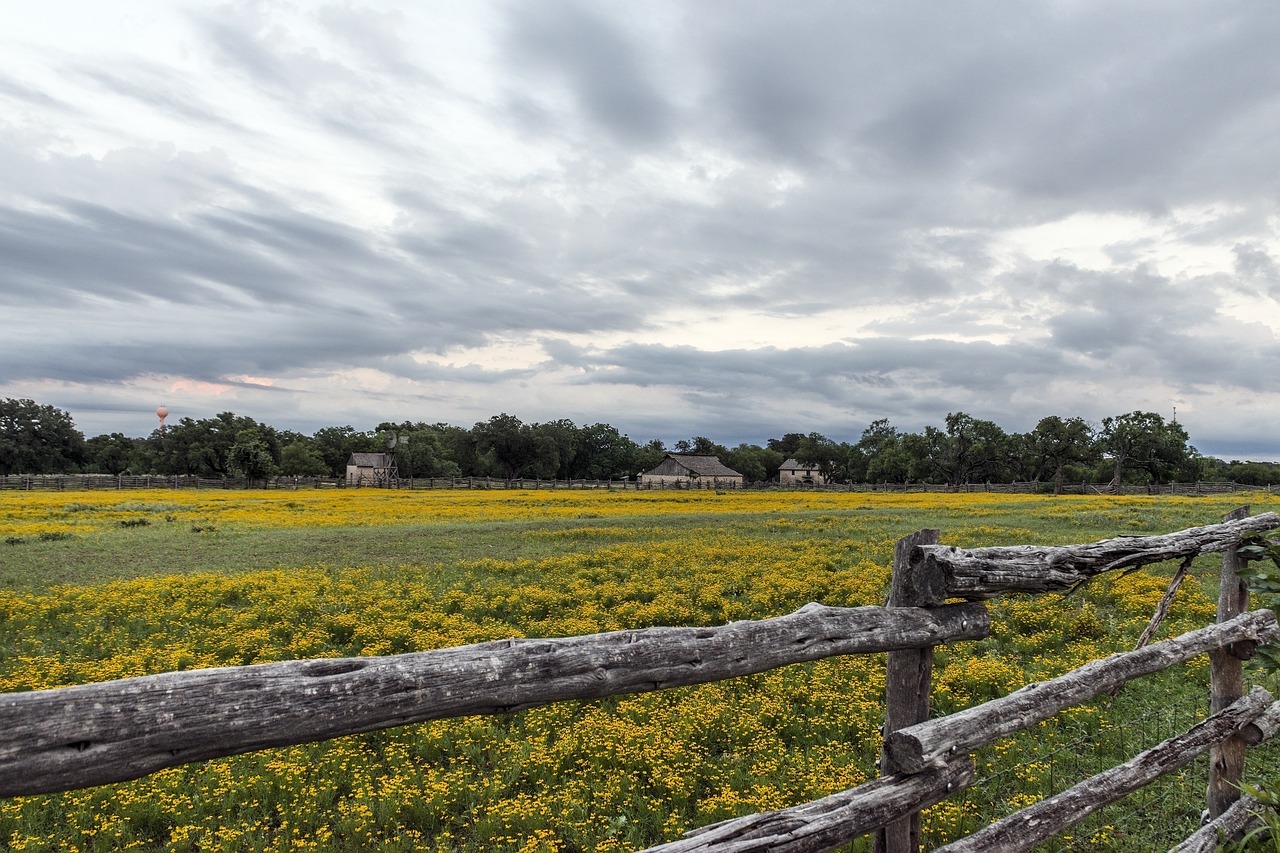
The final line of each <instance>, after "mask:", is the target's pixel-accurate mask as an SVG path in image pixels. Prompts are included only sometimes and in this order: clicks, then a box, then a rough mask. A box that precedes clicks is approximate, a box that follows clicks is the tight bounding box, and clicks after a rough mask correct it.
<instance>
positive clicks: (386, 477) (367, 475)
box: [347, 453, 396, 486]
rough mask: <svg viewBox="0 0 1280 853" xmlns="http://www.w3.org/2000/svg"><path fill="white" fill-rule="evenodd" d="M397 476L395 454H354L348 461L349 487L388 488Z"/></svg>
mask: <svg viewBox="0 0 1280 853" xmlns="http://www.w3.org/2000/svg"><path fill="white" fill-rule="evenodd" d="M395 476H396V457H395V454H394V453H352V454H351V458H350V459H348V460H347V485H348V486H386V485H389V484H390V482H391V480H392V479H394V478H395Z"/></svg>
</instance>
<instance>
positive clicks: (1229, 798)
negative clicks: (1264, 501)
mask: <svg viewBox="0 0 1280 853" xmlns="http://www.w3.org/2000/svg"><path fill="white" fill-rule="evenodd" d="M1248 516H1249V507H1247V506H1242V507H1240V508H1239V509H1236V510H1232V511H1231V512H1229V513H1227V515H1226V516H1225V517H1224V518H1223V521H1236V520H1238V519H1241V518H1247V517H1248ZM1240 563H1241V561H1240V558H1239V557H1237V556H1236V553H1235V551H1234V549H1230V548H1228V549H1227V550H1226V551H1223V552H1222V581H1221V583H1220V585H1219V587H1218V621H1219V622H1226V621H1227V620H1228V619H1232V618H1234V617H1236V616H1239V615H1240V614H1241V613H1244V612H1245V611H1246V610H1247V609H1248V608H1249V588H1248V586H1246V585H1245V582H1244V580H1243V579H1242V578H1241V577H1240V576H1239V575H1237V574H1236V569H1238V568H1240ZM1209 683H1210V688H1209V690H1210V701H1209V713H1211V714H1216V713H1218V712H1219V711H1221V710H1222V709H1223V708H1226V707H1227V706H1228V705H1230V704H1231V703H1232V702H1234V701H1236V700H1237V699H1239V698H1240V697H1241V696H1243V695H1244V675H1243V672H1242V671H1241V666H1240V658H1239V657H1237V656H1236V654H1235V649H1234V648H1233V647H1232V646H1227V647H1226V648H1222V649H1215V650H1213V651H1211V652H1209ZM1244 751H1245V742H1244V741H1243V740H1242V739H1241V738H1239V737H1237V736H1235V735H1232V736H1231V737H1229V738H1227V739H1226V740H1224V741H1222V742H1221V743H1219V744H1216V745H1214V746H1213V747H1212V748H1211V749H1210V750H1209V791H1208V805H1209V820H1213V819H1214V818H1216V817H1218V816H1219V815H1221V814H1222V813H1223V812H1225V811H1226V810H1227V809H1229V808H1230V807H1231V804H1232V803H1234V802H1235V801H1236V800H1238V799H1240V788H1239V785H1240V780H1241V779H1242V778H1243V776H1244Z"/></svg>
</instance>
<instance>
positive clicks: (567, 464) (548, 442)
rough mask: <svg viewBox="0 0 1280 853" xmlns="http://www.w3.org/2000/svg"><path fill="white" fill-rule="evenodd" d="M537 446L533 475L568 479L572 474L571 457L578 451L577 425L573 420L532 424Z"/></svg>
mask: <svg viewBox="0 0 1280 853" xmlns="http://www.w3.org/2000/svg"><path fill="white" fill-rule="evenodd" d="M533 435H534V442H535V444H536V445H537V448H538V459H537V468H538V470H537V471H536V472H534V476H538V477H554V478H556V479H560V480H568V479H569V478H571V477H572V476H573V458H574V456H575V455H576V454H577V452H578V427H577V425H576V424H574V422H573V421H571V420H567V419H564V418H562V419H560V420H556V421H548V422H547V423H542V424H534V425H533Z"/></svg>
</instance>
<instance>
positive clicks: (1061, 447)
mask: <svg viewBox="0 0 1280 853" xmlns="http://www.w3.org/2000/svg"><path fill="white" fill-rule="evenodd" d="M390 448H394V449H395V454H396V464H397V467H398V469H399V473H400V476H401V477H469V476H474V477H502V478H511V479H514V478H521V477H523V478H529V479H534V478H537V479H552V478H556V479H586V480H607V479H615V480H616V479H628V478H631V477H634V476H635V475H636V474H637V473H639V472H642V471H646V470H649V469H650V468H653V467H654V466H655V465H657V464H658V463H659V462H660V461H661V460H662V458H663V456H664V455H665V454H666V453H668V452H672V453H696V454H700V455H705V456H715V457H717V458H719V459H720V461H721V462H723V463H724V464H725V465H727V466H728V467H730V468H732V469H734V470H735V471H738V472H740V473H742V474H743V475H744V476H745V478H746V480H747V481H748V482H768V481H770V480H776V479H777V477H778V469H779V467H781V465H782V464H783V463H784V462H785V461H786V460H787V459H789V458H794V459H796V460H797V461H798V462H800V463H802V464H807V465H812V466H815V467H816V469H817V470H818V471H819V472H820V473H821V474H822V476H823V477H824V478H825V479H826V480H827V482H837V483H840V482H856V483H868V482H871V483H916V482H923V483H941V484H948V485H961V484H965V483H981V482H1013V481H1032V480H1035V481H1040V482H1042V483H1053V484H1054V489H1055V491H1057V490H1060V489H1061V487H1062V484H1063V483H1064V482H1081V481H1088V482H1094V483H1097V482H1105V481H1109V482H1113V483H1139V484H1141V483H1161V482H1191V481H1231V482H1236V483H1243V484H1246V485H1257V486H1263V485H1275V484H1280V465H1277V464H1274V463H1269V462H1241V461H1231V462H1226V461H1223V460H1221V459H1217V458H1214V457H1208V456H1203V455H1201V454H1200V453H1198V452H1197V451H1196V449H1195V448H1194V447H1193V446H1192V445H1191V443H1190V438H1189V436H1188V435H1187V432H1186V430H1185V429H1184V428H1183V427H1182V425H1181V424H1179V423H1177V422H1176V421H1172V420H1170V421H1166V420H1165V419H1164V418H1163V417H1162V416H1161V415H1159V414H1155V413H1153V412H1141V411H1134V412H1129V413H1128V414H1123V415H1116V416H1113V417H1106V418H1103V419H1102V422H1101V423H1100V424H1093V423H1090V422H1088V421H1086V420H1084V419H1083V418H1079V417H1068V418H1063V417H1059V416H1056V415H1054V416H1049V417H1046V418H1043V419H1041V420H1040V422H1039V423H1037V424H1036V426H1035V428H1034V429H1033V430H1031V431H1030V432H1026V433H1016V432H1014V433H1010V432H1006V431H1005V430H1004V429H1002V428H1001V427H1000V426H999V425H997V424H996V423H994V422H992V421H988V420H981V419H979V418H975V417H973V416H972V415H969V414H966V413H964V412H953V413H951V414H948V415H947V416H946V419H945V421H944V423H943V424H942V425H940V426H927V427H925V428H924V429H923V430H922V431H920V432H915V433H913V432H903V431H901V430H899V429H898V428H896V427H894V426H893V425H892V424H891V423H890V422H889V421H888V420H886V419H881V420H877V421H874V422H873V423H871V424H870V425H868V426H867V427H866V428H865V429H864V430H863V431H862V434H861V436H860V437H859V438H858V440H857V441H853V442H850V441H837V440H835V439H832V438H828V437H827V436H824V435H822V434H821V433H817V432H810V433H786V434H784V435H783V436H781V437H779V438H770V439H768V440H767V441H766V442H765V443H764V444H763V445H756V444H748V443H742V444H739V445H737V446H736V447H732V448H730V447H726V446H724V445H722V444H718V443H716V442H715V441H713V440H712V439H710V438H707V437H706V436H694V437H692V438H689V439H682V440H680V441H677V442H675V444H674V445H673V446H672V447H667V446H666V445H665V444H664V443H663V442H662V441H661V440H659V439H654V440H652V441H649V442H647V443H645V444H640V443H638V442H636V441H633V440H632V439H631V438H629V437H628V436H626V435H625V434H623V433H621V432H619V431H618V429H617V428H615V427H613V426H611V425H609V424H606V423H596V424H591V425H589V426H578V425H576V424H574V423H573V421H570V420H564V419H561V420H555V421H547V422H545V423H525V422H523V421H521V420H520V419H519V418H517V417H515V416H514V415H509V414H505V413H504V414H499V415H494V416H493V417H491V418H489V419H488V420H487V421H480V422H478V423H476V424H475V425H474V426H472V427H471V428H469V429H468V428H465V427H459V426H453V425H451V424H446V423H434V424H430V423H425V422H413V421H403V422H400V423H395V422H384V423H381V424H379V425H378V426H377V427H376V428H374V429H371V430H358V429H356V428H354V427H352V426H349V425H348V426H331V427H324V428H323V429H319V430H317V431H316V432H315V433H314V434H312V435H305V434H303V433H299V432H294V431H291V430H278V429H276V428H275V427H272V426H270V425H269V424H265V423H260V422H258V421H256V420H254V419H253V418H251V417H246V416H244V415H236V414H234V413H232V412H222V413H221V414H218V415H216V416H214V417H211V418H198V419H197V418H190V417H186V418H182V419H180V420H179V421H178V422H177V423H176V424H173V425H170V426H168V427H167V428H165V430H164V431H163V432H161V431H160V430H156V431H155V432H153V433H151V435H149V436H147V437H145V438H134V437H130V436H126V435H124V434H122V433H118V432H114V433H110V434H104V435H97V436H93V437H92V438H85V436H84V434H83V433H81V432H80V431H79V430H78V429H76V427H75V423H74V421H73V420H72V417H71V415H70V414H68V413H67V412H65V411H62V410H61V409H57V408H55V407H53V406H49V405H41V404H39V403H36V402H34V401H32V400H25V399H4V400H0V474H3V475H9V474H57V473H99V474H187V475H197V476H202V477H220V476H231V477H245V478H248V479H265V478H269V477H273V476H297V477H335V478H337V477H342V476H344V475H345V472H346V464H347V460H348V459H349V458H350V457H351V454H352V453H361V452H364V453H368V452H385V451H387V450H388V449H390Z"/></svg>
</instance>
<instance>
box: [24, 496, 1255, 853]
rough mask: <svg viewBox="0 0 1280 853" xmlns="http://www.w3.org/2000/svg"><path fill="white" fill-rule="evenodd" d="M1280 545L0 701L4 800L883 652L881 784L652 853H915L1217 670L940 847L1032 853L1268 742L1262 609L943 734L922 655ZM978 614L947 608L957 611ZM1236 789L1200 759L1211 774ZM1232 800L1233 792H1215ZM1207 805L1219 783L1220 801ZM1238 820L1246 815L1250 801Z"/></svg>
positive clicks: (916, 544) (905, 586)
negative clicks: (1015, 782)
mask: <svg viewBox="0 0 1280 853" xmlns="http://www.w3.org/2000/svg"><path fill="white" fill-rule="evenodd" d="M1276 528H1280V516H1278V515H1276V514H1274V513H1267V514H1264V515H1259V516H1247V515H1245V517H1239V518H1233V519H1232V520H1230V521H1226V522H1224V523H1222V524H1216V525H1209V526H1205V527H1197V528H1191V529H1189V530H1184V531H1180V532H1177V533H1171V534H1166V535H1162V536H1143V537H1123V538H1119V539H1110V540H1103V541H1101V542H1095V543H1091V544H1087V545H1073V546H1062V547H1042V546H1019V547H1011V548H1010V547H1005V548H978V549H969V550H962V549H957V548H950V547H946V546H942V545H938V544H936V543H937V542H938V534H937V531H921V532H920V533H918V534H915V535H913V536H911V537H907V538H906V539H904V540H902V542H900V543H899V545H898V548H897V549H896V551H895V556H894V578H893V590H892V593H891V596H890V600H889V604H888V606H886V607H859V608H832V607H825V606H822V605H820V604H809V605H807V606H805V607H803V608H801V609H800V610H798V611H796V612H795V613H792V614H790V615H787V616H782V617H778V618H774V619H766V620H761V621H754V622H749V621H744V622H734V623H731V624H729V625H724V626H720V627H708V628H649V629H644V630H635V631H616V632H611V633H606V634H595V635H589V636H582V637H568V638H560V639H512V640H500V641H494V642H488V643H480V644H476V645H471V646H462V647H457V648H450V649H440V650H436V651H428V652H417V653H411V654H404V655H395V656H390V657H373V658H345V659H319V660H309V661H286V662H281V663H270V664H258V665H254V666H245V667H230V668H222V669H206V670H192V671H186V672H172V673H163V674H159V675H152V676H145V677H141V678H130V679H124V680H120V681H112V682H104V683H99V684H88V685H80V686H73V687H65V688H59V689H54V690H39V691H32V692H27V693H10V694H3V695H0V796H17V795H24V794H33V793H43V792H52V791H62V790H70V789H74V788H81V787H87V786H91V785H98V784H103V783H106V782H114V781H122V780H127V779H133V778H137V777H140V776H143V775H146V774H148V773H152V772H154V771H156V770H159V769H161V768H164V767H171V766H175V765H179V764H185V763H188V762H192V761H200V760H206V759H210V758H215V757H220V756H227V755H235V754H239V753H243V752H249V751H252V750H258V749H264V748H268V747H275V746H283V745H287V744H297V743H304V742H309V741H315V740H323V739H327V738H332V737H337V736H340V735H346V734H355V733H359V732H367V731H374V730H378V729H383V728H388V727H392V726H399V725H405V724H408V723H414V722H421V721H425V720H433V719H441V718H445V717H453V716H462V715H470V714H486V713H502V712H508V711H514V710H520V709H524V708H530V707H535V706H538V705H543V704H547V703H550V702H556V701H562V700H566V699H596V698H602V697H606V696H613V695H619V694H627V693H638V692H645V691H651V690H661V689H666V688H670V687H677V686H684V685H693V684H702V683H707V682H712V681H718V680H721V679H726V678H732V677H736V676H740V675H747V674H750V673H757V672H763V671H766V670H770V669H774V668H776V667H780V666H785V665H788V664H793V663H799V662H803V661H813V660H818V659H822V658H827V657H832V656H836V655H847V654H869V653H877V652H890V657H889V662H888V666H889V668H890V671H889V672H888V673H887V684H888V695H887V697H886V705H887V710H886V726H885V732H886V734H885V740H884V749H885V760H884V761H883V762H882V776H881V778H879V779H875V780H873V781H870V782H867V783H865V784H863V785H860V786H858V787H856V788H852V789H850V790H847V791H842V792H839V793H837V794H833V795H831V796H828V797H825V798H823V799H820V800H816V801H814V802H811V803H805V804H802V805H798V806H794V807H791V808H787V809H781V810H778V811H773V812H768V813H764V814H757V815H747V816H745V817H740V818H736V819H733V820H729V821H724V822H722V823H718V824H715V825H712V826H707V827H702V828H700V829H696V830H693V831H691V832H690V833H688V834H687V835H686V837H684V838H682V839H680V840H677V841H673V842H669V843H667V844H662V845H659V846H657V847H653V848H650V850H653V851H665V853H685V851H703V853H729V851H733V853H744V851H764V850H771V851H774V850H783V851H792V853H801V851H806V853H807V851H820V850H828V849H831V848H833V847H836V846H839V845H840V844H843V843H846V842H848V841H850V840H853V839H854V838H857V837H859V836H862V835H865V834H867V833H870V832H876V833H877V847H878V849H881V850H886V851H891V853H896V851H901V850H916V849H918V846H919V824H918V813H919V812H920V810H921V809H923V808H925V807H927V806H929V805H932V804H933V803H936V802H939V801H941V800H943V799H945V798H947V797H948V796H950V795H951V794H953V793H955V792H957V791H959V790H961V789H963V788H965V787H966V786H968V785H971V784H972V783H973V780H974V765H973V761H972V758H971V757H970V753H971V752H973V751H974V750H976V749H978V748H980V747H982V746H984V745H987V744H991V743H993V742H995V741H997V740H1000V739H1002V738H1004V737H1007V736H1009V735H1012V734H1014V733H1016V732H1019V731H1022V730H1025V729H1027V728H1029V727H1031V726H1035V725H1037V724H1038V723H1039V722H1041V721H1043V720H1046V719H1048V718H1050V717H1051V716H1053V715H1054V714H1056V713H1058V712H1060V711H1062V710H1064V709H1066V708H1069V707H1072V706H1074V705H1077V704H1079V703H1081V702H1085V701H1088V700H1089V699H1091V698H1092V697H1095V696H1098V695H1100V694H1102V693H1105V692H1107V691H1108V690H1113V689H1115V688H1117V687H1118V686H1120V685H1123V684H1125V683H1127V682H1129V681H1130V680H1133V679H1136V678H1139V677H1142V676H1145V675H1150V674H1152V673H1155V672H1159V671H1163V670H1166V669H1168V668H1170V667H1172V666H1175V665H1178V664H1180V663H1182V662H1185V661H1187V660H1189V659H1191V658H1193V657H1196V656H1198V655H1201V654H1205V653H1211V654H1213V655H1214V660H1215V663H1214V667H1215V674H1214V679H1215V681H1214V685H1215V686H1214V706H1215V707H1214V709H1213V710H1214V713H1213V714H1212V715H1211V716H1210V717H1209V718H1207V719H1206V720H1204V721H1202V722H1200V723H1198V724H1196V725H1195V726H1193V727H1192V729H1191V730H1189V731H1188V732H1186V733H1185V734H1183V735H1179V736H1176V737H1174V738H1171V739H1169V740H1167V741H1165V742H1164V743H1161V744H1159V745H1157V746H1155V747H1152V748H1151V749H1149V750H1147V751H1145V752H1143V753H1141V754H1140V755H1138V756H1135V757H1134V758H1132V759H1130V760H1128V761H1126V762H1124V763H1123V764H1122V765H1120V766H1118V767H1115V768H1112V769H1111V770H1107V771H1104V772H1103V773H1100V774H1098V775H1097V776H1095V777H1093V778H1092V779H1089V780H1086V781H1085V782H1082V783H1080V784H1078V785H1076V786H1074V787H1071V788H1069V789H1067V790H1065V791H1062V792H1060V793H1057V794H1054V795H1052V796H1050V797H1048V798H1046V799H1044V800H1041V801H1040V802H1038V803H1036V804H1034V805H1032V806H1030V807H1028V808H1026V809H1023V810H1022V811H1019V812H1016V813H1015V814H1013V815H1010V816H1008V817H1006V818H1003V819H1001V820H999V821H997V822H995V823H993V824H991V825H990V826H988V827H986V828H984V829H982V830H979V831H978V832H977V833H975V834H973V835H971V836H968V837H966V838H964V839H956V840H954V841H952V842H951V843H950V844H949V845H948V846H947V847H945V848H944V849H946V850H950V851H961V850H987V849H1000V850H1024V849H1029V848H1030V847H1031V846H1034V845H1035V844H1037V843H1039V842H1040V841H1043V840H1044V839H1047V838H1050V837H1052V836H1053V835H1055V834H1057V833H1059V832H1061V831H1063V830H1065V829H1066V828H1068V827H1070V826H1071V825H1072V824H1074V823H1075V822H1077V821H1079V820H1080V819H1081V818H1083V817H1084V816H1086V815H1088V814H1090V813H1091V812H1093V811H1096V810H1097V809H1099V808H1101V807H1103V806H1104V805H1106V804H1107V803H1110V802H1112V801H1114V800H1116V799H1118V798H1119V797H1122V796H1124V795H1126V794H1127V793H1129V792H1131V791H1133V790H1136V789H1137V788H1139V787H1142V786H1144V785H1146V784H1148V783H1150V782H1151V781H1152V780H1154V779H1156V778H1157V777H1159V776H1160V775H1162V774H1165V773H1169V772H1171V771H1173V770H1175V769H1177V768H1179V767H1181V766H1184V765H1185V764H1186V763H1188V762H1189V761H1191V760H1192V759H1193V758H1194V757H1195V756H1197V755H1199V754H1201V753H1203V752H1205V751H1206V750H1210V749H1214V748H1216V747H1218V746H1219V745H1221V744H1223V743H1224V742H1228V741H1233V742H1237V743H1239V744H1240V745H1241V746H1242V748H1243V747H1244V746H1256V745H1257V744H1259V743H1261V742H1263V741H1265V740H1268V739H1270V738H1272V737H1274V736H1275V735H1276V734H1277V732H1280V703H1277V702H1275V701H1274V700H1273V698H1272V697H1271V695H1270V694H1268V693H1267V692H1266V691H1265V690H1262V689H1261V688H1255V689H1254V690H1253V691H1251V692H1250V693H1248V694H1246V695H1243V696H1229V695H1227V694H1228V692H1229V688H1224V687H1222V685H1223V684H1226V683H1227V682H1225V681H1224V682H1221V683H1220V681H1219V675H1218V673H1217V672H1216V668H1217V667H1218V666H1219V664H1220V663H1221V662H1222V660H1223V659H1224V658H1231V659H1235V660H1238V658H1240V657H1247V656H1249V655H1250V654H1252V651H1253V649H1254V648H1255V647H1256V646H1257V645H1260V644H1268V643H1274V642H1276V641H1278V640H1280V624H1277V621H1276V617H1275V615H1274V614H1273V613H1272V612H1271V611H1268V610H1259V611H1255V612H1252V613H1249V612H1241V613H1238V614H1232V613H1230V611H1231V609H1232V607H1235V606H1236V605H1239V604H1241V603H1242V602H1241V601H1239V599H1238V597H1237V600H1236V604H1235V605H1231V606H1226V607H1224V608H1221V609H1220V621H1219V622H1218V623H1217V624H1214V625H1211V626H1208V627H1205V628H1201V629H1198V630H1195V631H1191V632H1188V633H1185V634H1182V635H1181V636H1178V637H1174V638H1171V639H1167V640H1164V641H1162V642H1158V643H1154V644H1152V645H1149V646H1145V647H1142V648H1139V649H1137V650H1135V651H1132V652H1125V653H1120V654H1115V655H1112V656H1110V657H1107V658H1103V659H1099V660H1095V661H1092V662H1090V663H1087V664H1085V665H1084V666H1082V667H1080V668H1078V669H1075V670H1073V671H1071V672H1068V673H1066V674H1064V675H1061V676H1059V677H1057V678H1054V679H1051V680H1048V681H1045V682H1042V683H1039V684H1032V685H1027V686H1026V687H1023V688H1021V689H1019V690H1017V691H1015V692H1013V693H1011V694H1009V695H1008V696H1004V697H1000V698H997V699H994V700H992V701H990V702H986V703H983V704H981V705H978V706H975V707H972V708H968V709H965V710H963V711H959V712H957V713H954V714H951V715H949V716H946V717H940V718H937V719H933V720H928V719H925V717H927V713H928V691H929V686H930V678H931V662H932V657H931V654H932V652H931V649H932V648H933V647H935V646H937V645H940V644H943V643H948V642H953V641H958V640H973V639H980V638H983V637H985V636H987V635H988V633H989V631H990V624H989V617H988V614H987V610H986V607H985V605H983V604H982V603H980V602H981V600H982V599H987V598H991V597H993V596H995V595H998V594H1001V593H1005V592H1027V591H1030V592H1042V591H1047V590H1062V589H1070V588H1073V587H1075V586H1077V585H1079V584H1080V583H1083V582H1086V581H1088V580H1089V579H1090V578H1092V577H1094V576H1096V575H1097V574H1099V573H1102V572H1106V571H1112V570H1117V569H1127V570H1132V569H1134V568H1136V567H1139V566H1142V565H1146V564H1149V563H1153V562H1159V561H1163V560H1170V559H1182V560H1184V561H1185V560H1187V559H1189V558H1190V557H1193V556H1195V555H1197V554H1200V553H1206V552H1223V553H1225V555H1226V556H1225V558H1224V570H1223V573H1224V581H1223V586H1224V595H1227V594H1230V595H1237V594H1238V589H1237V588H1236V587H1237V585H1238V579H1234V575H1233V574H1232V570H1231V565H1230V561H1232V560H1234V553H1233V551H1234V545H1235V544H1236V543H1238V542H1239V541H1240V538H1241V536H1243V535H1244V534H1246V533H1254V532H1262V531H1270V530H1274V529H1276ZM957 598H959V599H970V601H966V602H964V603H954V602H952V601H951V600H952V599H957ZM1224 768H1225V772H1236V771H1233V770H1232V769H1231V768H1229V767H1226V766H1225V764H1223V763H1221V762H1213V763H1212V765H1211V768H1210V773H1211V774H1219V775H1221V774H1222V773H1223V772H1224ZM1216 781H1217V782H1218V784H1217V786H1216V790H1217V791H1219V792H1221V791H1224V790H1227V788H1228V787H1230V785H1231V783H1232V782H1233V781H1234V782H1238V781H1239V779H1238V778H1236V779H1234V780H1232V779H1225V780H1224V779H1217V780H1216ZM1214 790H1215V786H1214V784H1213V783H1212V782H1211V784H1210V791H1211V800H1212V792H1213V791H1214ZM1243 802H1245V803H1247V802H1248V801H1247V800H1246V801H1243ZM1218 805H1219V806H1220V808H1217V809H1216V810H1213V814H1212V815H1211V816H1212V817H1213V818H1214V820H1213V821H1212V823H1210V825H1209V826H1208V827H1206V828H1204V829H1202V830H1200V831H1199V832H1197V833H1195V834H1194V835H1192V836H1191V837H1190V838H1188V839H1187V840H1186V841H1185V842H1184V843H1183V845H1182V846H1181V848H1180V849H1185V850H1205V849H1211V847H1209V846H1206V845H1209V844H1210V839H1211V838H1212V839H1213V840H1215V841H1216V838H1217V835H1216V833H1217V832H1218V831H1223V832H1225V833H1227V834H1228V835H1229V834H1231V833H1234V832H1238V831H1240V830H1241V829H1243V828H1244V826H1246V825H1247V822H1248V815H1247V814H1242V811H1243V810H1244V809H1246V808H1247V806H1241V805H1240V803H1239V802H1219V804H1218Z"/></svg>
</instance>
